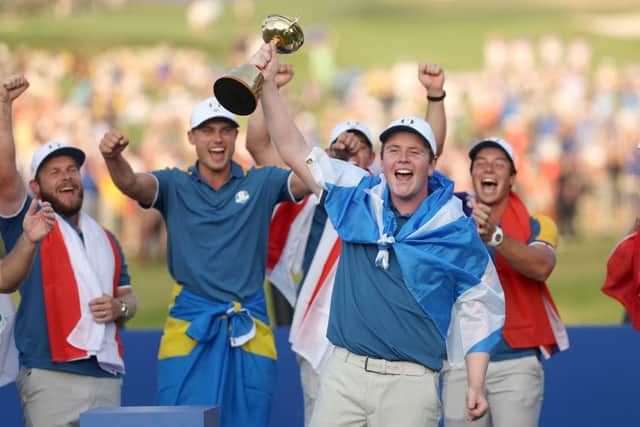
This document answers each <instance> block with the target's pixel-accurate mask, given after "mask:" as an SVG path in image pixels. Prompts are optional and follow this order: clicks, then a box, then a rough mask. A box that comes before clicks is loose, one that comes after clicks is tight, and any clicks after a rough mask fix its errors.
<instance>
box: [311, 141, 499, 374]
mask: <svg viewBox="0 0 640 427" xmlns="http://www.w3.org/2000/svg"><path fill="white" fill-rule="evenodd" d="M307 165H308V166H309V169H310V170H311V173H312V174H313V176H314V178H315V180H316V182H317V183H318V185H320V186H321V187H322V188H323V189H325V190H327V192H328V193H327V195H326V198H325V202H324V206H325V208H326V210H327V213H328V215H329V218H330V219H331V222H332V223H333V226H334V227H335V229H336V230H337V231H338V234H339V235H340V237H341V238H342V239H343V240H344V241H347V242H352V243H363V244H375V245H378V253H377V256H376V259H375V260H371V262H375V264H376V265H377V266H378V267H379V268H384V269H386V268H387V267H388V262H389V254H388V250H389V249H393V251H394V252H395V254H396V256H397V259H398V262H399V264H400V268H401V270H402V274H403V277H404V282H405V284H406V286H407V288H408V289H409V291H410V292H411V293H412V295H413V296H414V298H415V299H416V301H417V302H418V303H419V304H420V306H421V307H422V308H423V310H424V311H425V313H426V314H427V315H428V316H429V317H430V318H431V319H432V320H433V322H434V324H435V325H436V327H437V328H438V331H439V332H440V334H441V336H442V337H443V338H444V339H445V340H446V343H447V354H448V359H449V363H450V364H451V366H453V367H460V366H462V365H463V364H464V356H465V355H466V354H468V353H470V352H490V351H491V349H492V348H493V347H494V345H495V344H496V343H497V342H498V341H499V340H500V336H501V334H502V326H503V324H504V310H505V305H504V294H503V292H502V287H501V285H500V281H499V279H498V275H497V272H496V269H495V266H494V264H493V262H492V260H491V257H490V256H489V253H488V252H487V249H486V247H485V245H484V243H483V242H482V240H481V239H480V236H479V235H478V232H477V229H476V224H475V222H474V221H473V219H471V218H469V217H467V216H466V215H465V214H464V212H463V210H462V203H461V201H460V200H459V199H458V198H457V197H455V196H454V195H453V181H451V180H450V179H448V178H447V177H445V176H444V175H442V174H440V173H438V172H434V174H433V176H432V177H430V178H429V183H428V185H429V197H427V198H426V199H425V200H424V201H423V202H422V203H421V204H420V206H419V207H418V209H417V210H416V211H415V212H414V213H413V214H412V215H411V217H410V218H409V220H408V221H407V222H406V223H405V224H404V225H403V226H402V228H400V229H399V230H396V228H397V227H396V219H395V215H394V214H393V212H392V211H391V209H390V207H391V206H390V205H391V201H390V196H389V189H388V186H387V185H386V181H385V179H384V176H383V175H377V176H369V175H367V174H366V173H365V172H359V168H357V167H355V166H352V165H350V164H348V163H346V162H342V161H339V160H335V159H330V158H329V157H328V156H327V155H326V154H325V153H324V152H323V151H322V150H320V149H318V148H314V149H313V150H312V152H311V153H310V154H309V156H308V158H307Z"/></svg>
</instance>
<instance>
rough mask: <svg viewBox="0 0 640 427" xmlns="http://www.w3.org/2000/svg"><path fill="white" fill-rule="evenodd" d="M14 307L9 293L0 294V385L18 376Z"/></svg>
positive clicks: (12, 380)
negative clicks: (14, 334) (14, 335)
mask: <svg viewBox="0 0 640 427" xmlns="http://www.w3.org/2000/svg"><path fill="white" fill-rule="evenodd" d="M15 317H16V313H15V309H14V307H13V301H12V300H11V295H0V387H2V386H4V385H6V384H9V383H12V382H14V381H15V380H16V377H17V376H18V368H19V366H18V350H17V349H16V344H15V340H14V337H13V327H14V323H15Z"/></svg>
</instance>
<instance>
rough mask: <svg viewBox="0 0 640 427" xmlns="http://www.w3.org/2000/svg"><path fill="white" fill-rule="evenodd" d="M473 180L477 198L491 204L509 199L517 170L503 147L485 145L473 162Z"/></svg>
mask: <svg viewBox="0 0 640 427" xmlns="http://www.w3.org/2000/svg"><path fill="white" fill-rule="evenodd" d="M471 180H472V182H473V189H474V191H475V193H476V197H477V199H478V200H479V201H480V202H482V203H484V204H486V205H489V206H494V205H497V204H500V203H501V202H504V201H506V200H507V197H508V196H509V192H510V191H511V187H512V186H513V183H514V181H515V172H514V169H513V165H512V164H511V161H510V160H509V158H508V157H507V154H506V153H505V152H504V150H502V149H501V148H497V147H485V148H482V149H481V150H479V151H478V153H477V154H476V156H475V158H474V159H473V161H472V163H471Z"/></svg>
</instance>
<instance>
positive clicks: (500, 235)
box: [496, 234, 502, 243]
mask: <svg viewBox="0 0 640 427" xmlns="http://www.w3.org/2000/svg"><path fill="white" fill-rule="evenodd" d="M500 242H502V234H497V235H496V243H500Z"/></svg>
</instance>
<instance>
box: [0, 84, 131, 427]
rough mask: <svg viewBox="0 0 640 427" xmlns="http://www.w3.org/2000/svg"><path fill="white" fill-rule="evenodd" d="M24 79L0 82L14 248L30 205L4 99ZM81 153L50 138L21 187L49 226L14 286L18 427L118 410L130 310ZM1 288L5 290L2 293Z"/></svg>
mask: <svg viewBox="0 0 640 427" xmlns="http://www.w3.org/2000/svg"><path fill="white" fill-rule="evenodd" d="M28 86H29V83H28V82H27V80H26V79H25V78H24V77H21V76H14V77H10V78H8V79H6V80H5V81H4V82H3V84H2V87H0V159H1V160H0V161H2V165H1V167H0V182H2V183H3V185H2V186H1V187H2V190H1V191H0V233H1V234H2V239H3V240H4V243H5V245H6V248H7V250H9V251H13V250H16V249H17V248H19V247H20V244H21V242H20V241H19V240H20V239H23V238H22V237H20V236H21V233H22V230H23V222H24V220H25V219H26V218H28V216H29V215H30V214H31V212H32V210H30V206H32V207H35V205H34V203H33V198H32V197H31V196H28V195H27V193H26V189H25V186H24V184H23V182H22V179H21V177H20V175H19V173H18V170H17V167H16V153H15V144H14V141H13V132H12V111H11V110H12V104H13V101H14V100H15V99H16V98H17V97H18V96H20V95H21V94H22V93H23V92H24V91H25V90H26V89H27V88H28ZM84 160H85V154H84V152H83V151H82V150H80V149H78V148H76V147H72V146H70V145H67V144H64V143H60V142H54V141H50V142H47V143H45V144H44V145H42V146H40V147H39V148H38V149H37V150H36V151H35V152H34V154H33V157H32V160H31V169H30V181H29V187H30V189H31V191H32V192H33V194H34V195H35V198H37V199H40V200H42V201H45V202H49V203H50V204H51V206H52V208H53V210H54V211H55V225H54V226H53V230H52V231H51V232H50V233H49V234H48V235H47V236H46V237H45V238H44V239H42V241H41V242H39V243H38V244H37V246H36V247H35V248H32V252H31V253H30V254H25V255H24V256H25V257H28V256H33V262H32V263H31V264H30V266H31V267H30V269H29V271H28V274H27V275H26V278H25V279H24V280H23V281H22V282H21V283H20V284H19V286H18V290H19V291H20V296H21V300H20V306H19V307H18V312H17V316H16V322H15V338H16V345H17V348H18V350H19V352H20V361H21V365H22V368H21V371H20V374H19V376H18V379H17V386H18V391H19V392H20V396H21V401H22V406H23V411H24V418H25V424H26V425H27V427H31V426H51V425H69V424H75V423H77V422H78V418H79V416H80V413H82V412H84V411H86V410H88V409H90V408H93V407H96V406H119V405H120V392H121V388H122V375H123V374H124V372H125V368H124V361H123V354H122V345H121V343H120V338H119V334H118V330H117V327H116V322H117V323H118V324H122V323H124V321H126V320H127V319H128V318H130V317H131V316H132V315H133V314H134V312H135V305H136V300H135V295H134V294H133V291H132V290H131V286H130V280H129V274H128V272H127V265H126V263H125V261H124V256H123V255H122V251H121V249H120V246H119V244H118V243H117V241H116V239H115V237H114V236H113V235H112V234H111V233H110V232H108V231H106V230H104V229H103V228H102V227H101V226H100V225H99V224H98V223H97V222H96V221H95V220H94V219H92V218H91V217H89V216H88V215H87V214H85V213H84V212H83V211H82V210H81V208H82V201H83V187H82V179H81V175H80V167H81V166H82V164H83V163H84ZM4 291H11V289H4Z"/></svg>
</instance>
